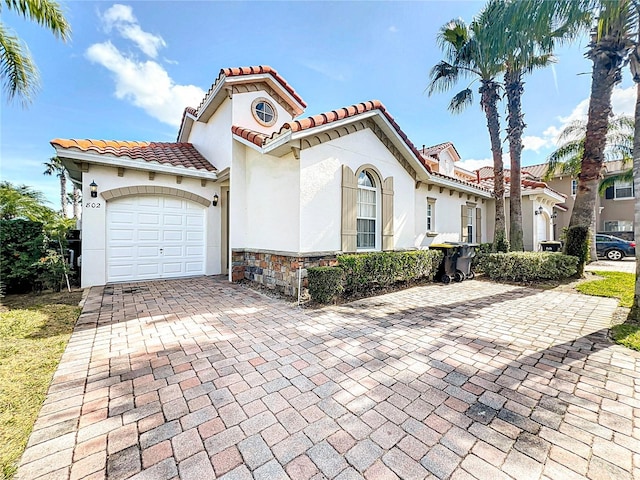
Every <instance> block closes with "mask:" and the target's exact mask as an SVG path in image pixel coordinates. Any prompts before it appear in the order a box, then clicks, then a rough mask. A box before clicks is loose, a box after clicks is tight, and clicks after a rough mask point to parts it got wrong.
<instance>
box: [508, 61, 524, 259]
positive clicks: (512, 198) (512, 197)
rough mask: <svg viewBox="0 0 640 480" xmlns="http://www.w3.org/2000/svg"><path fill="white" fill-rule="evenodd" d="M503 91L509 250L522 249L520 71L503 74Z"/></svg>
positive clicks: (522, 90) (521, 88) (509, 71)
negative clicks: (508, 169)
mask: <svg viewBox="0 0 640 480" xmlns="http://www.w3.org/2000/svg"><path fill="white" fill-rule="evenodd" d="M504 84H505V91H506V93H507V108H508V115H507V124H508V126H507V138H508V139H509V154H510V156H511V174H510V175H511V178H510V179H509V189H510V192H509V241H510V242H511V250H513V251H516V252H519V251H522V250H524V242H523V233H522V186H521V184H520V157H521V155H522V132H523V131H524V127H525V125H524V121H523V120H522V104H521V100H522V93H523V92H524V83H523V82H522V72H521V71H519V70H516V71H511V70H507V72H506V73H505V75H504Z"/></svg>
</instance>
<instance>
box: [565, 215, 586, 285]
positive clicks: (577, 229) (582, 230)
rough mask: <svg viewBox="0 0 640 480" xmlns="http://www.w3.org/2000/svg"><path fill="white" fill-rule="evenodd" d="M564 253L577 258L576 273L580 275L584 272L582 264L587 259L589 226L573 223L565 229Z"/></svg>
mask: <svg viewBox="0 0 640 480" xmlns="http://www.w3.org/2000/svg"><path fill="white" fill-rule="evenodd" d="M564 253H565V254H566V255H573V256H574V257H577V258H578V268H577V270H576V275H577V276H579V277H581V276H582V274H583V273H584V265H585V263H587V260H588V259H589V228H588V227H585V226H582V225H575V226H573V227H569V228H568V229H567V242H566V243H565V245H564Z"/></svg>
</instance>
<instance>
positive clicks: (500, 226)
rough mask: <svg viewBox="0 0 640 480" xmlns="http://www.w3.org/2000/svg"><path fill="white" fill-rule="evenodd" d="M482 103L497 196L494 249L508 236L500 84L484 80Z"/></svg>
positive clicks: (494, 188) (481, 89)
mask: <svg viewBox="0 0 640 480" xmlns="http://www.w3.org/2000/svg"><path fill="white" fill-rule="evenodd" d="M480 95H481V103H482V108H483V110H484V113H485V115H486V117H487V129H488V130H489V138H490V140H491V154H492V156H493V183H494V187H493V196H494V198H495V205H496V212H495V230H494V233H493V251H496V247H498V248H500V246H501V244H502V245H504V243H505V240H506V238H507V231H506V230H507V226H506V221H505V215H504V164H503V162H502V144H501V143H500V120H499V114H498V100H499V96H498V85H497V84H496V83H495V82H483V84H482V86H481V87H480Z"/></svg>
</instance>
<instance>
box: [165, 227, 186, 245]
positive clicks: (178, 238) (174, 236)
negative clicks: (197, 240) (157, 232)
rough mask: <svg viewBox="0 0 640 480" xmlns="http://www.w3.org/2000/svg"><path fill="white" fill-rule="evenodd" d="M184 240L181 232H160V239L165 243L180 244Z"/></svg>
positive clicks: (183, 234) (183, 233)
mask: <svg viewBox="0 0 640 480" xmlns="http://www.w3.org/2000/svg"><path fill="white" fill-rule="evenodd" d="M184 238H185V232H184V231H183V230H173V229H172V230H165V231H164V232H162V239H163V240H164V241H165V242H182V241H184Z"/></svg>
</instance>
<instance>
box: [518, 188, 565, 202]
mask: <svg viewBox="0 0 640 480" xmlns="http://www.w3.org/2000/svg"><path fill="white" fill-rule="evenodd" d="M522 195H523V196H528V197H533V196H541V197H546V198H547V199H551V200H552V203H554V204H555V203H563V202H564V201H565V200H566V196H565V195H563V194H561V193H558V192H556V191H555V190H552V189H550V188H548V187H541V188H526V189H523V190H522Z"/></svg>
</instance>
